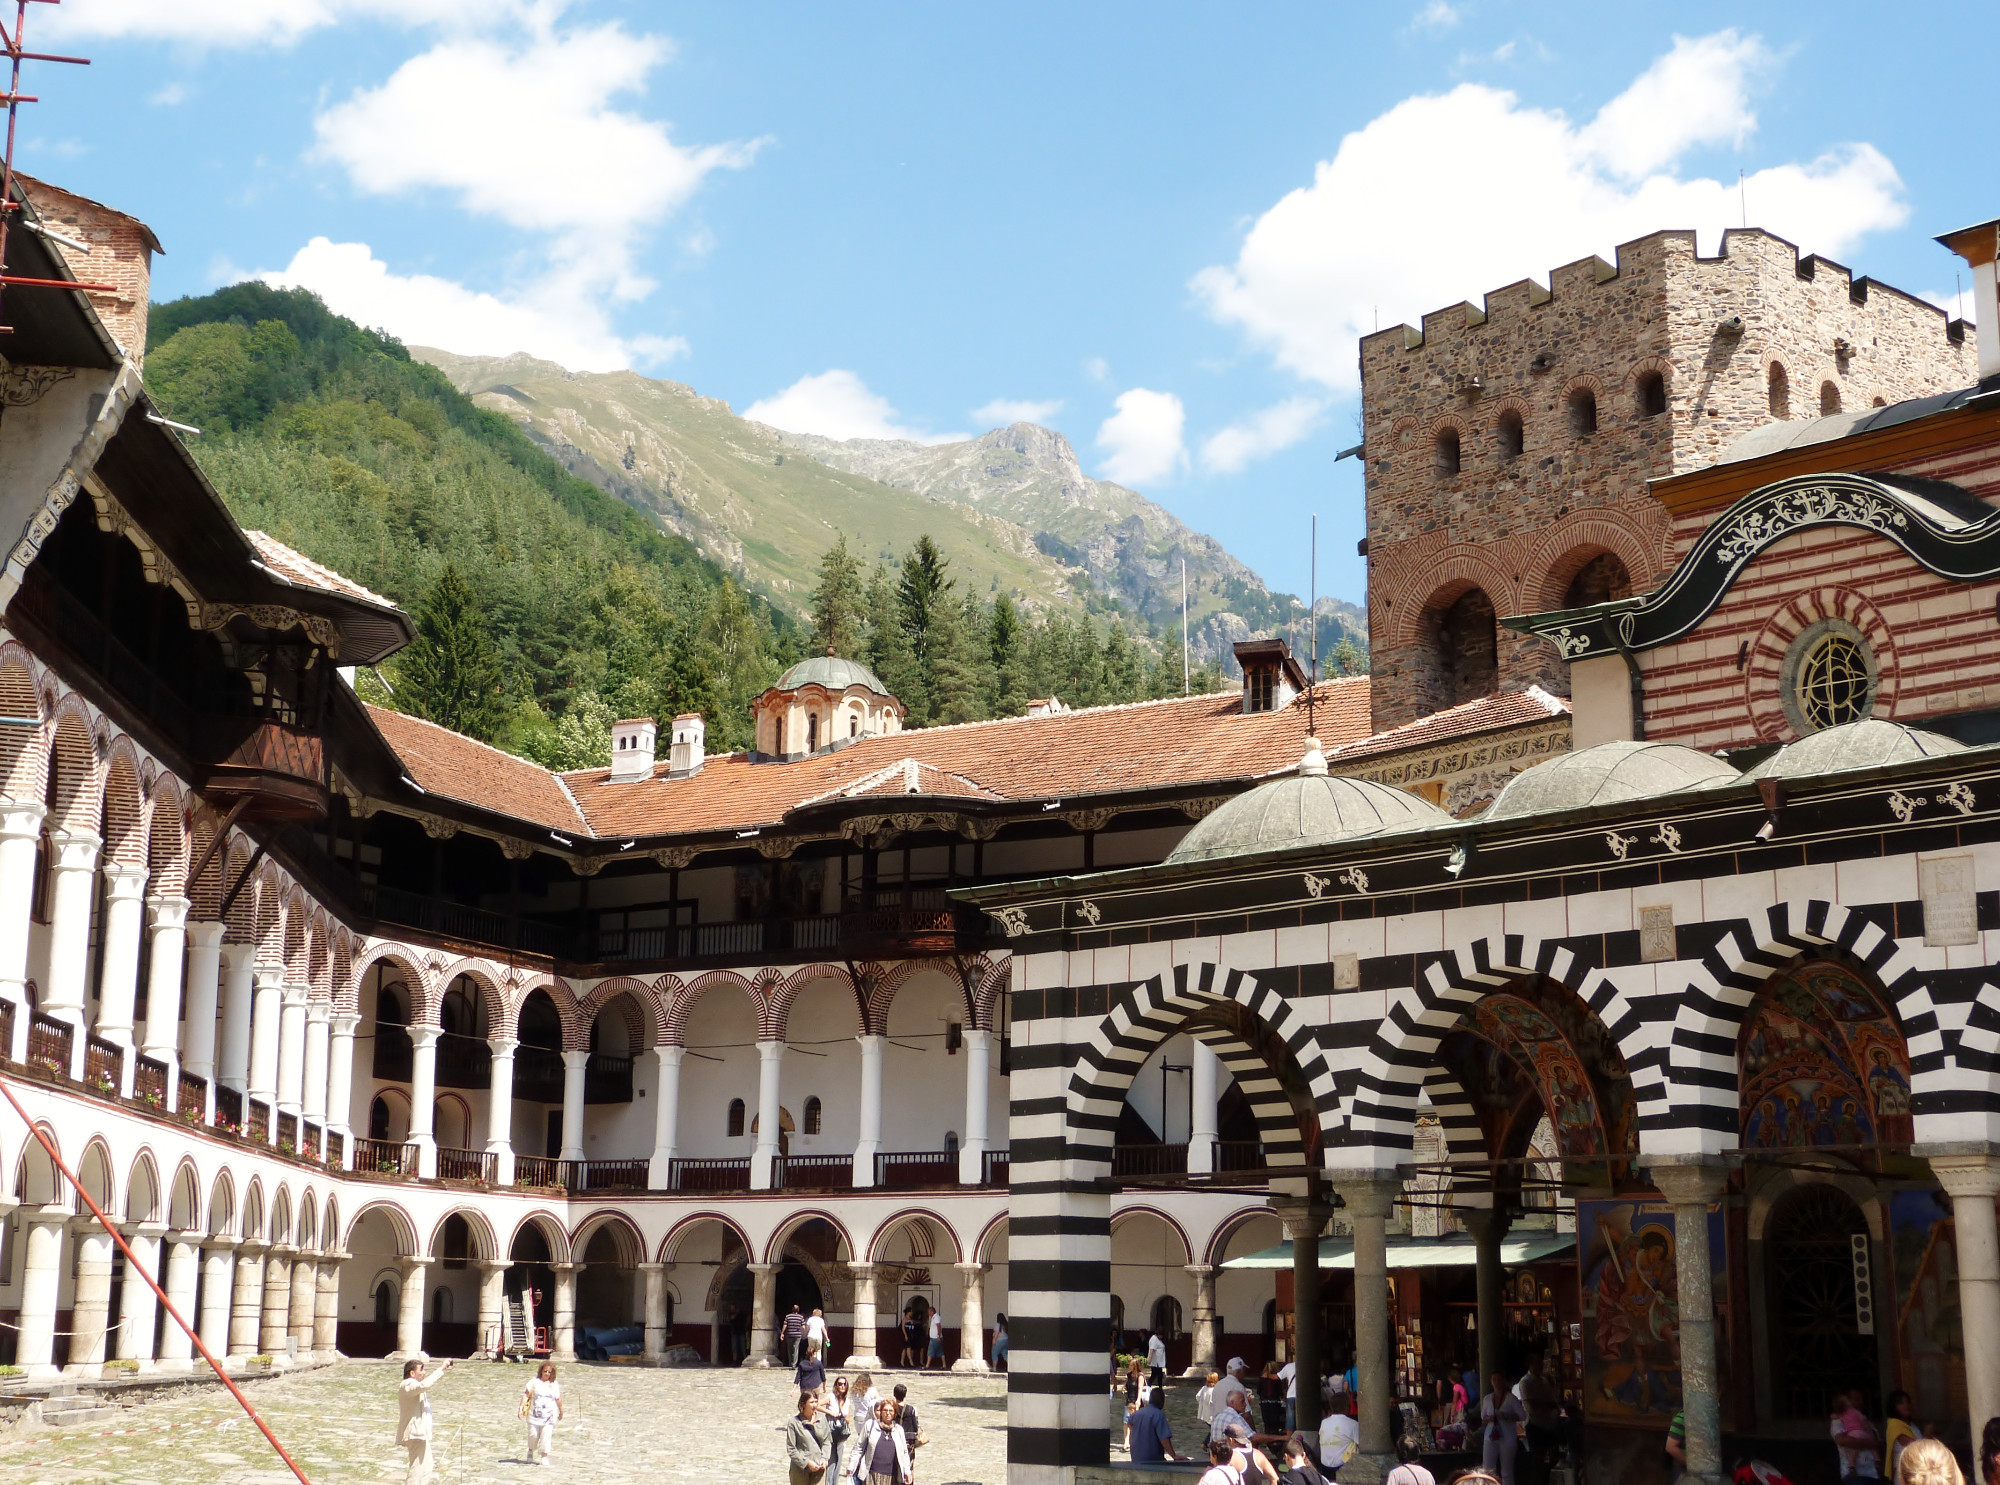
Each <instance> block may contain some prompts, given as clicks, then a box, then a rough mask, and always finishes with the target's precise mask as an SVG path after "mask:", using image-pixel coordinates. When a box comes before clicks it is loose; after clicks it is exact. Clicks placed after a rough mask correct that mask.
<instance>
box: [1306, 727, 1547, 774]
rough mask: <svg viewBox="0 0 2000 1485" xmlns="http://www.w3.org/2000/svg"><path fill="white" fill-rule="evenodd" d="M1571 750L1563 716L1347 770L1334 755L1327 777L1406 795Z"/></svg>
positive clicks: (1356, 763) (1362, 763)
mask: <svg viewBox="0 0 2000 1485" xmlns="http://www.w3.org/2000/svg"><path fill="white" fill-rule="evenodd" d="M1569 746H1570V719H1569V715H1568V714H1567V713H1563V714H1560V715H1557V716H1553V717H1550V718H1548V719H1547V720H1546V721H1542V722H1534V723H1530V724H1529V725H1527V726H1525V727H1513V728H1508V729H1507V730H1505V731H1502V732H1488V733H1483V734H1481V735H1480V736H1478V737H1470V738H1457V739H1451V740H1447V741H1444V742H1440V743H1436V744H1433V745H1432V746H1430V747H1424V748H1414V749H1411V750H1409V751H1406V752H1400V753H1389V754H1384V755H1379V756H1376V757H1372V758H1357V759H1355V760H1354V761H1353V762H1352V763H1351V764H1348V765H1345V766H1343V765H1342V763H1341V760H1340V755H1339V754H1337V753H1336V754H1335V755H1334V756H1333V757H1331V758H1329V759H1328V760H1327V771H1328V772H1329V773H1334V774H1338V775H1340V776H1342V777H1343V778H1350V779H1367V780H1368V781H1369V782H1370V783H1375V784H1387V785H1389V786H1390V787H1391V788H1396V789H1405V788H1408V787H1410V786H1411V785H1412V784H1421V783H1426V782H1429V781H1430V780H1433V779H1449V778H1453V777H1455V776H1456V775H1458V774H1462V773H1470V772H1472V771H1474V770H1476V769H1481V768H1493V767H1496V766H1498V765H1501V764H1517V765H1520V766H1523V767H1525V766H1527V765H1528V764H1530V763H1535V762H1540V761H1541V760H1543V759H1545V758H1553V757H1556V756H1557V755H1559V754H1562V753H1567V752H1568V751H1569Z"/></svg>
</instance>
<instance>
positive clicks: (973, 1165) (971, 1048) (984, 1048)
mask: <svg viewBox="0 0 2000 1485" xmlns="http://www.w3.org/2000/svg"><path fill="white" fill-rule="evenodd" d="M992 1055H993V1033H992V1032H990V1031H979V1030H976V1029H975V1028H973V1027H970V1026H968V1027H967V1028H966V1029H965V1134H964V1136H963V1138H961V1139H960V1140H959V1143H958V1181H959V1184H960V1185H961V1186H977V1185H978V1184H979V1183H980V1182H981V1181H982V1180H984V1179H985V1176H986V1138H987V1136H986V1101H987V1097H988V1093H987V1086H988V1083H989V1081H990V1074H991V1073H992V1060H991V1059H992ZM980 1369H981V1370H982V1371H983V1370H985V1367H984V1366H983V1365H982V1366H981V1368H980Z"/></svg>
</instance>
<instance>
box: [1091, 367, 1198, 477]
mask: <svg viewBox="0 0 2000 1485" xmlns="http://www.w3.org/2000/svg"><path fill="white" fill-rule="evenodd" d="M1113 405H1114V406H1115V407H1116V408H1117V409H1118V410H1117V411H1116V412H1114V413H1113V414H1112V415H1111V416H1110V417H1108V418H1106V419H1105V420H1104V423H1103V426H1102V427H1100V428H1099V429H1098V430H1097V446H1098V447H1099V448H1101V449H1104V450H1106V451H1107V452H1106V454H1105V458H1104V477H1105V478H1106V479H1108V480H1113V481H1115V482H1116V483H1118V484H1121V485H1134V486H1136V485H1144V484H1155V483H1157V482H1159V481H1161V480H1166V479H1171V478H1172V477H1173V476H1174V475H1176V474H1178V473H1179V472H1180V471H1181V470H1182V469H1184V468H1185V467H1186V466H1187V447H1186V445H1185V444H1184V443H1183V442H1182V441H1181V431H1182V429H1183V428H1185V427H1186V426H1187V409H1186V408H1184V407H1182V406H1181V400H1180V398H1178V397H1176V396H1175V395H1174V394H1173V393H1171V392H1155V391H1152V390H1151V389H1149V388H1146V387H1134V388H1132V390H1131V391H1129V392H1120V393H1119V394H1118V400H1117V402H1116V403H1114V404H1113Z"/></svg>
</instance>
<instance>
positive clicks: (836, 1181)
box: [773, 1155, 854, 1191]
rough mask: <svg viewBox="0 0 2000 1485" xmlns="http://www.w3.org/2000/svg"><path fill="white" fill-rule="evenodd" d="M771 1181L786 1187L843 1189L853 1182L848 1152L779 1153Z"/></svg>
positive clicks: (851, 1165) (852, 1171) (852, 1168)
mask: <svg viewBox="0 0 2000 1485" xmlns="http://www.w3.org/2000/svg"><path fill="white" fill-rule="evenodd" d="M773 1184H775V1185H777V1186H779V1187H781V1188H782V1189H784V1190H786V1191H846V1190H848V1189H849V1188H851V1187H852V1186H853V1185H854V1157H853V1156H852V1155H781V1156H779V1157H778V1169H777V1172H776V1179H775V1181H774V1182H773Z"/></svg>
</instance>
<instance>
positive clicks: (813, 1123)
mask: <svg viewBox="0 0 2000 1485" xmlns="http://www.w3.org/2000/svg"><path fill="white" fill-rule="evenodd" d="M805 1115H806V1122H805V1126H804V1127H803V1128H802V1129H801V1130H800V1131H799V1133H801V1134H818V1133H819V1095H818V1094H814V1095H813V1096H812V1097H810V1098H808V1099H807V1100H806V1107H805Z"/></svg>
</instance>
